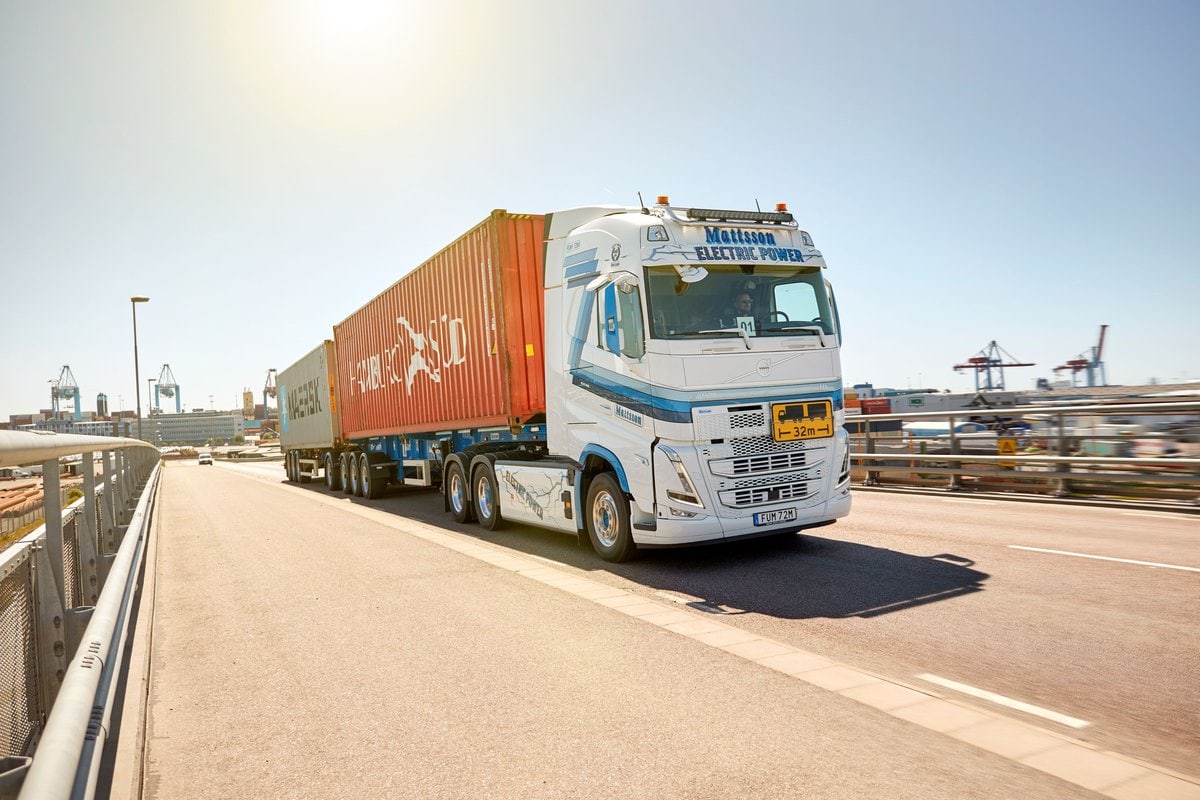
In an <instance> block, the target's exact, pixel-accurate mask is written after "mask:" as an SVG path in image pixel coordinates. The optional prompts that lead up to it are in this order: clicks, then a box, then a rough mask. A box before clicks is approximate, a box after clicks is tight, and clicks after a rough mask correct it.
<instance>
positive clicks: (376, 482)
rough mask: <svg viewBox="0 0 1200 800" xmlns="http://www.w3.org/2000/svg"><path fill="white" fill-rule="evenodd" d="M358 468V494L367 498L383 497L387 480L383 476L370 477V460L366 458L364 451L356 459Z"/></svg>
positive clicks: (376, 498)
mask: <svg viewBox="0 0 1200 800" xmlns="http://www.w3.org/2000/svg"><path fill="white" fill-rule="evenodd" d="M358 469H359V476H358V488H359V496H360V497H365V498H367V499H368V500H378V499H379V498H381V497H383V492H384V490H385V489H387V480H386V479H385V478H379V477H376V478H372V477H371V462H370V460H369V459H368V458H367V454H366V453H363V454H362V458H360V459H359V460H358Z"/></svg>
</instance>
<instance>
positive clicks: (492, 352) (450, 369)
mask: <svg viewBox="0 0 1200 800" xmlns="http://www.w3.org/2000/svg"><path fill="white" fill-rule="evenodd" d="M543 235H544V218H543V217H542V216H541V215H528V214H509V213H507V212H505V211H493V212H492V214H491V215H490V216H489V217H488V218H487V219H486V220H484V221H483V222H482V223H480V224H479V225H477V226H476V227H474V228H472V229H471V230H470V231H468V232H467V233H465V234H463V235H462V236H461V237H459V238H458V239H457V240H456V241H454V242H453V243H452V244H450V245H449V246H448V247H446V248H445V249H444V250H442V251H441V252H440V253H438V254H437V255H435V256H434V257H433V258H431V259H429V260H428V261H426V262H425V263H424V264H421V265H420V266H419V267H417V268H416V269H414V270H413V271H412V272H410V273H409V274H407V275H406V276H405V277H403V278H401V279H400V280H399V281H397V282H396V283H394V284H393V285H392V286H390V287H389V288H388V289H387V290H385V291H384V292H383V293H382V294H380V295H379V296H378V297H376V298H375V299H374V300H372V301H370V302H369V303H367V304H366V305H365V306H363V307H362V308H360V309H359V310H358V311H356V312H354V313H353V314H351V315H350V316H349V317H347V318H346V319H345V320H343V321H342V322H341V323H339V324H338V325H335V326H334V328H333V338H334V342H335V344H336V350H337V393H338V401H339V404H340V409H341V416H342V434H343V436H344V437H345V438H347V439H361V438H365V437H368V436H383V435H388V434H404V433H420V432H437V431H447V430H451V429H459V430H461V429H466V428H485V427H495V426H504V425H513V424H520V423H522V422H524V421H525V420H527V419H528V418H529V417H531V416H533V415H535V414H543V413H545V410H546V376H545V367H544V362H543V353H542V340H543V329H544V316H543V309H542V256H543V251H542V244H543Z"/></svg>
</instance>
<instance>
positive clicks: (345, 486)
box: [339, 453, 358, 494]
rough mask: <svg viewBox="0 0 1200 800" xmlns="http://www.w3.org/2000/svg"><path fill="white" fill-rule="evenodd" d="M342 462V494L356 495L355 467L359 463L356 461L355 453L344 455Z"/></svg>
mask: <svg viewBox="0 0 1200 800" xmlns="http://www.w3.org/2000/svg"><path fill="white" fill-rule="evenodd" d="M341 461H342V468H341V469H340V470H339V472H341V479H342V492H343V493H344V494H354V473H355V469H354V465H355V464H357V463H358V462H356V461H355V460H354V453H342V458H341Z"/></svg>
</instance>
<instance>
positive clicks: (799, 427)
mask: <svg viewBox="0 0 1200 800" xmlns="http://www.w3.org/2000/svg"><path fill="white" fill-rule="evenodd" d="M771 435H772V436H773V437H774V439H775V441H777V442H794V441H796V440H797V439H823V438H825V437H827V436H833V406H832V404H831V403H830V402H829V401H828V400H805V401H803V402H795V403H775V404H774V405H772V406H771Z"/></svg>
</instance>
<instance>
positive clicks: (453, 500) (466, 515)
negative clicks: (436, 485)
mask: <svg viewBox="0 0 1200 800" xmlns="http://www.w3.org/2000/svg"><path fill="white" fill-rule="evenodd" d="M446 501H447V502H448V503H449V504H450V513H452V514H454V521H455V522H457V523H459V524H460V525H465V524H466V523H468V522H474V521H475V507H474V506H473V505H471V500H470V498H469V497H467V476H466V474H465V473H464V472H463V468H462V464H460V463H458V462H457V461H451V462H450V466H449V467H447V468H446Z"/></svg>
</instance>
